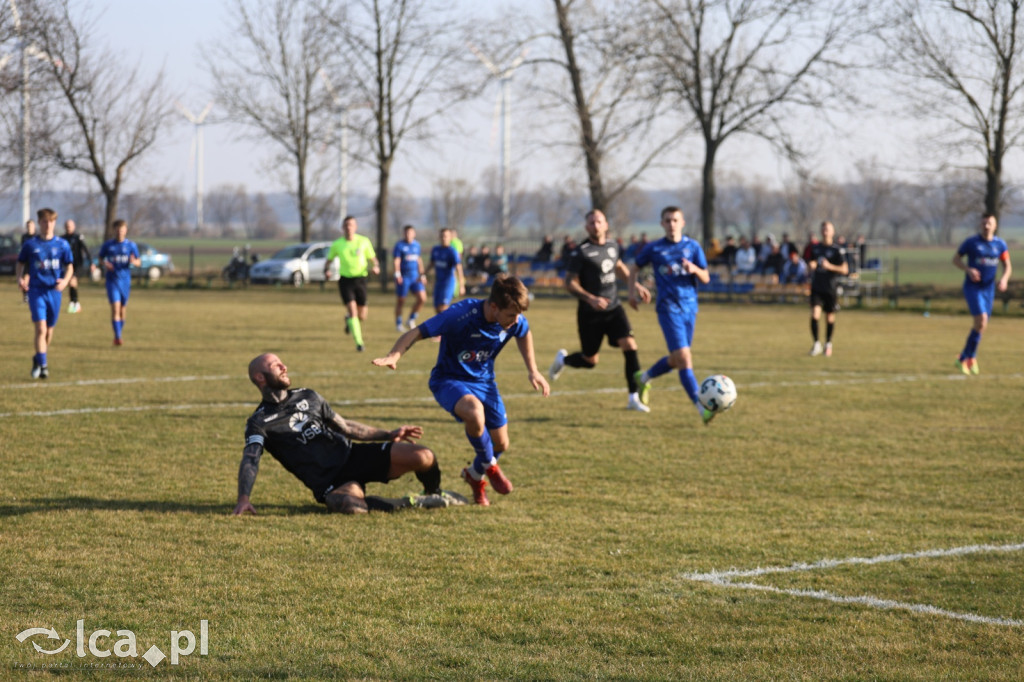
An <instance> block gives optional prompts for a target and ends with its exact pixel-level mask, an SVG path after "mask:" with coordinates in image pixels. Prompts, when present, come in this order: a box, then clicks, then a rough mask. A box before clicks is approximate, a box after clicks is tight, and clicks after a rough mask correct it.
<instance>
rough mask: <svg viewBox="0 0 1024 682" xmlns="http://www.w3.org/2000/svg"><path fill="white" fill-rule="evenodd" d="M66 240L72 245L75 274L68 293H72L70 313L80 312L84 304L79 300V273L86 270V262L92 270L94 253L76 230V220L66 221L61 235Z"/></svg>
mask: <svg viewBox="0 0 1024 682" xmlns="http://www.w3.org/2000/svg"><path fill="white" fill-rule="evenodd" d="M61 236H62V238H63V239H64V241H66V242H67V243H68V246H70V247H71V256H72V258H73V259H74V265H75V274H74V275H72V276H71V282H70V284H69V285H68V293H69V294H71V302H70V303H68V312H69V313H80V312H82V304H81V303H80V302H79V301H78V273H84V272H85V268H84V266H85V263H86V261H88V262H89V270H90V271H91V270H92V269H93V268H94V267H96V266H95V265H93V264H92V254H91V253H89V246H88V245H87V244H86V243H85V240H84V239H82V235H80V234H78V232H76V231H75V221H74V220H67V221H65V222H64V234H63V235H61Z"/></svg>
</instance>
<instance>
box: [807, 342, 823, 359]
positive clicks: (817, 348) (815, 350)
mask: <svg viewBox="0 0 1024 682" xmlns="http://www.w3.org/2000/svg"><path fill="white" fill-rule="evenodd" d="M822 352H824V349H823V348H822V347H821V341H815V342H814V345H813V346H811V352H810V355H811V357H814V356H815V355H821V354H822Z"/></svg>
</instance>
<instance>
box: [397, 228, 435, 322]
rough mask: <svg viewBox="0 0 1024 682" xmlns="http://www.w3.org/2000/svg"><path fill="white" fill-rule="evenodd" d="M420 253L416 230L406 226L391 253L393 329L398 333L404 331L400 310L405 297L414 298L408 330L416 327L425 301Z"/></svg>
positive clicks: (424, 277) (425, 291)
mask: <svg viewBox="0 0 1024 682" xmlns="http://www.w3.org/2000/svg"><path fill="white" fill-rule="evenodd" d="M420 252H421V247H420V243H419V242H418V241H416V228H415V227H413V226H412V225H406V226H405V227H404V228H403V238H402V240H401V241H400V242H398V243H397V244H395V248H394V249H392V252H391V256H392V257H393V258H394V259H395V263H394V269H395V299H396V300H395V329H397V330H398V331H400V332H404V331H405V330H406V327H405V326H403V325H402V308H403V307H404V306H405V298H406V296H408V295H409V294H412V295H413V296H414V297H415V298H414V300H413V304H412V310H411V311H409V327H408V328H409V329H413V328H414V327H415V326H416V317H417V316H418V315H419V312H420V308H422V307H423V304H424V303H426V301H427V288H426V286H425V285H424V281H425V280H426V273H425V272H424V271H423V258H422V256H421V255H420Z"/></svg>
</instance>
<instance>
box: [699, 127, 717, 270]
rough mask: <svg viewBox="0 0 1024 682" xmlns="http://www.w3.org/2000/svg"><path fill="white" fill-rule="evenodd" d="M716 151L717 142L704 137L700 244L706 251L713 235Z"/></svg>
mask: <svg viewBox="0 0 1024 682" xmlns="http://www.w3.org/2000/svg"><path fill="white" fill-rule="evenodd" d="M717 151H718V143H717V142H716V141H715V140H711V139H708V138H705V139H704V173H703V178H702V179H703V186H702V188H701V195H700V212H701V222H702V224H703V232H702V246H703V247H704V251H705V252H707V250H708V247H709V246H710V245H711V239H712V238H713V237H714V236H715V196H716V194H717V189H716V187H715V153H716V152H717Z"/></svg>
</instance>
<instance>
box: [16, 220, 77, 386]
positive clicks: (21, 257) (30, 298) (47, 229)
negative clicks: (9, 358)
mask: <svg viewBox="0 0 1024 682" xmlns="http://www.w3.org/2000/svg"><path fill="white" fill-rule="evenodd" d="M36 217H37V218H39V234H38V235H37V236H35V237H33V238H30V239H27V240H25V242H24V243H23V244H22V245H21V251H19V252H18V264H17V265H16V266H15V278H16V279H17V280H18V287H19V288H20V289H21V291H22V293H23V294H24V295H25V300H26V301H27V302H28V309H29V312H30V313H31V314H32V325H33V327H34V329H35V351H36V352H35V355H33V356H32V378H33V379H47V378H49V376H50V368H49V366H48V365H47V362H46V353H47V351H48V350H49V348H50V344H51V343H52V342H53V329H54V327H56V326H57V319H58V318H59V317H60V305H61V298H62V295H61V292H63V291H64V288H65V287H66V286H67V285H68V282H70V281H71V278H72V277H73V276H74V274H75V266H74V264H73V260H74V259H73V256H72V254H71V247H70V246H68V243H67V242H66V241H64V240H63V239H61V238H60V237H56V236H54V234H53V231H54V228H55V227H56V226H57V212H56V211H54V210H53V209H49V208H43V209H40V210H39V211H37V213H36Z"/></svg>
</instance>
